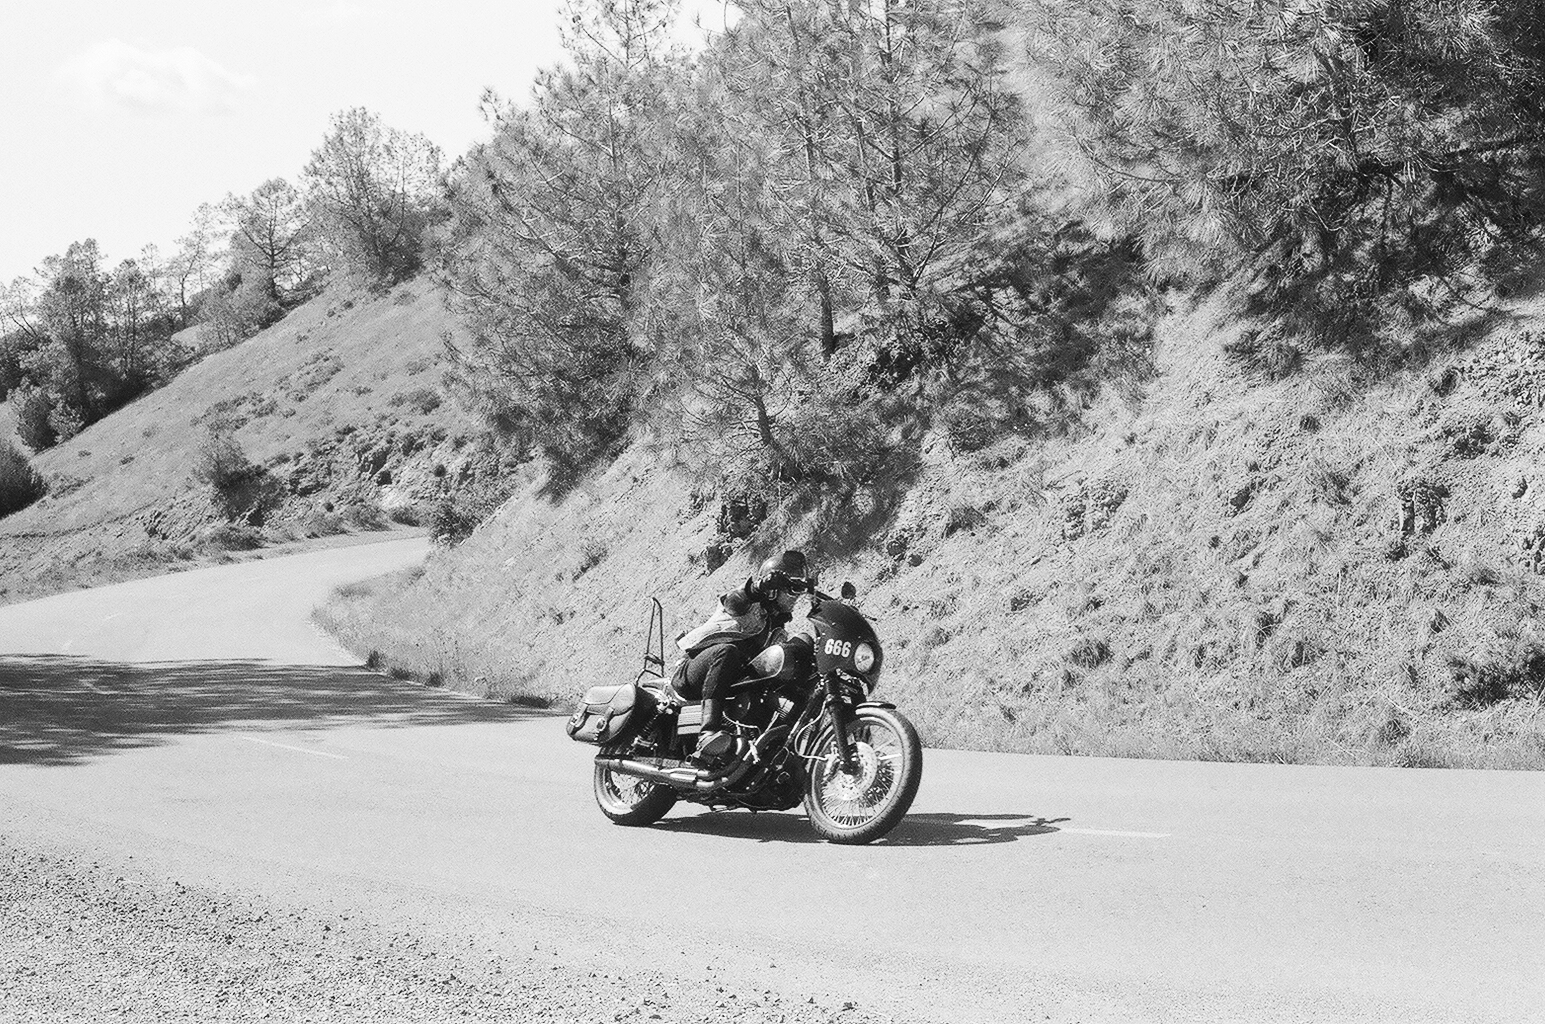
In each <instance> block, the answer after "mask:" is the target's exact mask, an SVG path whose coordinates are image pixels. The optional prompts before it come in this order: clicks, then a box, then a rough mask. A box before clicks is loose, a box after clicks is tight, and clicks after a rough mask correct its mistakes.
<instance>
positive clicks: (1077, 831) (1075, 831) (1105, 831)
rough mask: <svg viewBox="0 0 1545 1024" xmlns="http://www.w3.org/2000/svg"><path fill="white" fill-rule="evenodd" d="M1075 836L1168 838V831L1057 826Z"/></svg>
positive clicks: (1059, 829) (1061, 830)
mask: <svg viewBox="0 0 1545 1024" xmlns="http://www.w3.org/2000/svg"><path fill="white" fill-rule="evenodd" d="M1057 831H1058V832H1067V833H1070V834H1072V835H1075V836H1120V837H1121V838H1123V839H1168V838H1169V837H1170V835H1171V833H1169V832H1123V831H1121V830H1119V829H1114V828H1058V829H1057Z"/></svg>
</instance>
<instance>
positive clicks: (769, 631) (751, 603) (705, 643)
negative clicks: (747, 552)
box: [676, 579, 793, 655]
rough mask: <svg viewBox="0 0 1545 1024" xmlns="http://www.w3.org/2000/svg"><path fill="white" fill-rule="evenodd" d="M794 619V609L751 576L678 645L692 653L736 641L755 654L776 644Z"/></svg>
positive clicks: (684, 634) (683, 636)
mask: <svg viewBox="0 0 1545 1024" xmlns="http://www.w3.org/2000/svg"><path fill="white" fill-rule="evenodd" d="M792 619H793V613H792V612H791V611H789V610H787V609H785V608H784V607H783V606H782V605H780V604H779V603H778V601H777V599H776V598H775V597H774V596H772V595H769V594H764V593H763V592H762V590H761V589H760V588H759V587H758V586H757V585H756V582H755V581H754V580H750V579H748V580H746V583H745V586H743V587H739V588H737V589H735V590H732V591H730V592H729V593H727V594H724V595H723V596H721V597H720V598H719V607H718V608H717V609H716V610H715V611H714V613H713V614H712V615H710V616H709V617H708V620H707V621H706V622H704V623H703V624H702V625H701V626H698V627H697V628H696V629H693V630H689V631H687V632H686V633H683V634H681V636H679V637H677V638H676V645H677V646H678V647H680V648H681V650H682V652H683V653H685V654H687V655H693V654H696V653H697V652H699V651H702V650H705V649H707V648H709V647H712V646H714V645H715V644H722V643H734V644H739V645H743V646H744V650H745V653H746V654H748V655H752V654H756V653H757V652H758V651H760V650H761V649H762V648H764V647H766V646H767V645H768V644H770V643H774V642H775V641H776V640H777V639H778V638H779V636H780V634H781V633H783V632H784V630H785V629H786V627H787V626H788V624H789V622H790V621H792Z"/></svg>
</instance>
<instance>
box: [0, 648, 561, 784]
mask: <svg viewBox="0 0 1545 1024" xmlns="http://www.w3.org/2000/svg"><path fill="white" fill-rule="evenodd" d="M541 714H542V713H540V712H533V711H530V710H523V709H520V708H516V707H511V706H510V705H507V704H501V703H498V702H495V701H489V700H475V699H457V698H455V697H451V696H447V695H445V694H443V693H440V692H436V691H434V690H428V689H425V688H423V687H421V686H416V685H414V684H412V683H407V682H403V681H400V680H396V679H389V678H387V677H385V676H380V675H377V674H376V673H374V672H370V671H367V670H366V669H363V668H350V667H339V666H334V665H274V664H270V663H268V662H260V661H187V662H170V663H164V664H150V665H140V664H134V665H130V664H121V663H116V662H104V661H94V660H92V659H89V658H76V657H68V656H60V655H42V656H31V657H6V658H0V765H3V764H34V765H72V764H80V763H82V762H84V761H86V760H89V759H92V758H96V757H101V756H104V755H107V754H112V753H116V752H118V751H122V750H130V749H134V748H137V747H148V746H156V745H158V744H161V743H164V742H166V740H167V739H168V738H170V737H172V736H177V735H189V734H197V733H212V732H219V731H222V730H228V729H248V728H253V727H255V726H260V725H265V724H269V725H275V726H280V727H284V726H293V725H295V724H296V723H304V724H305V726H306V727H307V728H327V727H328V726H329V725H345V724H347V725H360V724H370V725H375V726H410V725H456V724H461V723H467V722H496V721H514V720H517V719H522V718H531V717H535V716H539V715H541Z"/></svg>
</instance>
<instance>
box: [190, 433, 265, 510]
mask: <svg viewBox="0 0 1545 1024" xmlns="http://www.w3.org/2000/svg"><path fill="white" fill-rule="evenodd" d="M258 472H259V470H258V468H257V467H256V466H254V465H253V464H252V461H251V460H250V459H248V458H247V453H246V451H244V450H243V449H242V447H241V443H240V442H239V441H237V440H236V439H235V438H234V437H232V436H231V435H230V434H228V433H225V432H224V431H220V430H211V431H210V432H209V433H208V435H206V436H205V438H204V441H203V443H202V444H200V445H199V450H198V455H197V457H196V460H195V462H194V464H193V475H194V477H196V478H197V479H198V480H199V481H200V482H201V483H206V484H208V485H209V486H211V487H213V488H214V489H215V491H216V492H218V493H219V494H221V495H229V494H231V493H232V492H234V491H236V490H237V489H238V488H240V487H241V486H242V485H243V484H245V483H247V482H248V481H250V480H251V479H252V478H253V477H254V476H256V475H257V473H258Z"/></svg>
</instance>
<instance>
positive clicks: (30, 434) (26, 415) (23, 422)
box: [11, 389, 59, 452]
mask: <svg viewBox="0 0 1545 1024" xmlns="http://www.w3.org/2000/svg"><path fill="white" fill-rule="evenodd" d="M11 405H12V407H13V408H15V410H16V436H17V437H19V438H21V443H22V444H24V445H26V446H27V447H28V448H31V449H32V450H33V451H35V452H40V451H43V450H44V449H45V448H52V447H53V446H54V445H55V444H57V443H58V441H59V435H58V434H56V433H55V432H54V428H53V425H52V424H51V423H49V418H48V414H49V413H50V412H52V411H53V403H52V402H51V401H49V398H48V395H47V394H46V393H44V392H42V391H38V390H36V389H25V390H20V389H19V390H17V391H14V392H12V394H11Z"/></svg>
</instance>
